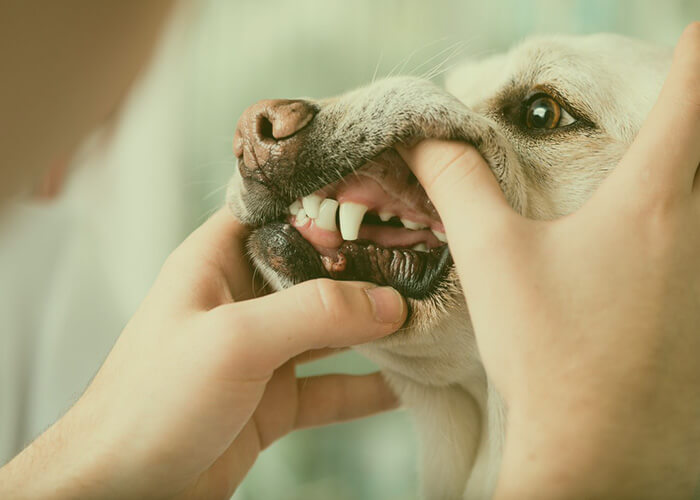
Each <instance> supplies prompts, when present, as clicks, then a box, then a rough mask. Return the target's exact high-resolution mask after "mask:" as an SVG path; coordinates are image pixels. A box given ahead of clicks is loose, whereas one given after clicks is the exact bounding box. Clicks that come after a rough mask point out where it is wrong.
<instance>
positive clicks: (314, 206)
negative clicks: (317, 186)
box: [301, 194, 323, 219]
mask: <svg viewBox="0 0 700 500" xmlns="http://www.w3.org/2000/svg"><path fill="white" fill-rule="evenodd" d="M322 200H323V198H321V197H320V196H319V195H317V194H310V195H309V196H304V197H303V198H302V199H301V203H302V205H304V210H305V211H306V215H308V216H309V217H311V218H312V219H315V218H316V217H318V210H319V208H320V207H321V201H322Z"/></svg>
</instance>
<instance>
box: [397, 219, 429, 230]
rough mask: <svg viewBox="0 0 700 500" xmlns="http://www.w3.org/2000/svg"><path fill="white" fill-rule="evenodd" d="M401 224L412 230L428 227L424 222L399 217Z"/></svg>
mask: <svg viewBox="0 0 700 500" xmlns="http://www.w3.org/2000/svg"><path fill="white" fill-rule="evenodd" d="M401 224H403V225H404V226H405V227H406V228H407V229H412V230H414V231H415V230H417V229H425V228H426V227H428V226H426V225H425V224H421V223H420V222H416V221H413V220H408V219H401Z"/></svg>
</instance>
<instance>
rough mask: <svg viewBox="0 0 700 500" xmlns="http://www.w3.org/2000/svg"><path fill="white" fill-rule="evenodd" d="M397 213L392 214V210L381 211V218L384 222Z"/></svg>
mask: <svg viewBox="0 0 700 500" xmlns="http://www.w3.org/2000/svg"><path fill="white" fill-rule="evenodd" d="M395 215H396V214H392V213H391V212H379V218H380V219H381V220H382V222H386V221H388V220H389V219H391V218H392V217H394V216H395Z"/></svg>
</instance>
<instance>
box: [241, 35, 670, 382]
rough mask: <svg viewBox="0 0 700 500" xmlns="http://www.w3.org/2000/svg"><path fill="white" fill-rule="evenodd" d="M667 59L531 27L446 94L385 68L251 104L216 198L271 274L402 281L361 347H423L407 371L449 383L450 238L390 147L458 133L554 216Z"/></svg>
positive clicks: (409, 351) (456, 337)
mask: <svg viewBox="0 0 700 500" xmlns="http://www.w3.org/2000/svg"><path fill="white" fill-rule="evenodd" d="M669 62H670V51H668V50H661V49H658V48H655V47H652V46H650V45H647V44H644V43H641V42H638V41H634V40H630V39H626V38H623V37H619V36H614V35H593V36H587V37H545V38H537V39H531V40H528V41H526V42H525V43H522V44H521V45H519V46H517V47H515V48H514V49H512V50H511V51H510V52H508V53H506V54H503V55H497V56H493V57H490V58H488V59H484V60H480V61H476V62H470V63H466V64H465V65H463V66H461V67H460V68H458V69H457V70H456V71H455V72H453V73H452V75H451V76H450V77H449V78H448V82H447V91H445V90H442V89H440V88H438V87H437V86H435V85H433V84H432V83H430V82H428V81H425V80H421V79H418V78H391V79H387V80H382V81H379V82H377V83H373V84H371V85H369V86H367V87H365V88H361V89H359V90H355V91H353V92H349V93H347V94H345V95H342V96H340V97H336V98H331V99H324V100H318V101H311V100H293V101H282V100H272V101H262V102H260V103H257V104H255V105H254V106H252V107H251V108H249V109H248V110H247V111H246V112H245V113H244V115H243V116H242V117H241V119H240V121H239V124H238V127H237V130H236V135H235V138H234V152H235V154H236V156H237V158H238V170H237V172H236V173H235V175H234V177H233V179H232V181H231V184H230V186H229V192H228V205H229V207H230V208H231V210H232V211H233V212H234V213H235V214H236V215H237V216H238V217H239V218H241V219H242V220H243V221H244V222H246V223H248V224H250V225H252V226H253V227H254V228H255V230H254V231H253V232H252V235H251V237H250V242H249V249H250V253H251V255H252V258H253V259H254V261H255V264H256V265H257V266H258V267H259V268H260V269H261V271H262V272H263V274H264V275H265V277H266V278H267V279H268V280H269V281H271V282H272V283H273V284H274V285H275V286H277V287H279V288H282V287H287V286H291V285H293V284H295V283H298V282H300V281H304V280H308V279H313V278H320V277H330V278H334V279H352V280H363V281H372V282H375V283H378V284H382V285H391V286H393V287H395V288H396V289H398V290H399V291H400V292H402V293H403V294H404V295H405V296H406V297H408V298H409V302H410V306H411V317H410V319H409V322H408V323H407V325H406V327H405V328H404V329H403V331H402V332H399V333H398V334H395V335H393V336H390V337H388V338H387V339H384V340H381V341H378V342H377V343H376V345H375V346H374V348H375V349H374V352H375V353H383V354H380V355H379V356H378V357H380V358H381V356H385V358H384V361H385V364H389V365H392V366H394V367H395V363H393V362H392V361H391V360H390V359H388V358H387V357H396V356H399V357H411V358H416V357H421V358H422V359H425V360H430V359H433V360H435V361H436V363H435V364H434V365H433V366H432V367H431V366H430V365H431V364H430V363H428V364H425V363H423V364H421V367H423V368H422V369H424V370H425V371H427V372H430V373H414V374H413V376H416V377H417V378H420V379H421V380H423V381H425V380H426V378H427V379H432V380H433V381H434V382H435V383H449V382H454V380H452V378H453V377H455V376H456V375H455V373H456V372H459V370H455V369H454V368H455V366H454V365H455V363H457V364H460V365H461V366H463V360H464V359H465V358H470V359H474V358H475V348H474V343H473V338H472V336H471V334H470V333H469V332H467V334H465V327H464V325H465V323H466V320H467V313H466V307H465V304H464V303H463V302H462V300H463V299H462V295H461V293H460V285H459V283H458V280H457V276H456V273H455V271H454V269H453V266H452V261H451V259H450V256H449V252H448V251H447V246H446V241H447V240H448V239H449V234H448V235H447V236H445V234H444V227H443V226H442V224H441V221H440V217H439V214H438V213H437V212H436V211H435V209H434V208H433V206H432V204H431V202H430V200H429V199H428V198H427V196H426V195H425V192H424V191H423V189H422V188H421V186H420V185H419V184H418V183H417V181H416V179H415V177H414V176H413V175H412V174H411V172H410V171H409V170H408V168H407V167H406V165H405V164H404V163H403V161H402V160H401V157H400V156H399V155H398V154H397V153H396V151H395V149H394V147H395V146H396V145H397V144H406V145H411V144H414V143H415V142H417V141H418V140H420V139H422V138H442V139H454V140H461V141H466V142H469V143H472V144H474V145H475V146H476V147H477V148H478V149H479V150H480V152H481V154H482V155H483V156H484V158H485V159H486V160H487V161H488V163H489V164H490V166H491V168H492V170H493V172H494V174H495V175H496V177H497V179H498V181H499V183H500V185H501V187H502V189H503V191H504V193H505V194H506V197H507V198H508V200H509V202H510V203H511V205H512V206H513V208H514V209H515V210H517V211H519V212H521V213H522V214H524V215H526V216H528V217H533V218H538V219H548V218H555V217H558V216H561V215H564V214H566V213H569V212H571V211H573V210H575V209H576V208H577V207H579V206H580V205H581V204H582V203H583V202H584V201H585V200H586V199H587V198H588V197H589V196H590V194H591V193H592V191H593V190H594V189H595V188H596V186H597V185H598V184H599V183H600V182H601V181H602V179H603V178H604V177H605V175H606V174H607V173H608V172H609V171H610V170H611V169H612V168H614V167H615V165H616V164H617V162H618V161H619V159H620V158H621V156H622V155H623V153H624V152H625V150H626V149H627V147H628V145H629V144H630V142H631V141H632V139H633V138H634V136H635V134H636V131H637V130H638V128H639V126H640V124H641V122H642V120H643V118H644V117H645V116H646V114H647V112H648V110H649V109H650V107H651V105H652V103H653V101H654V100H655V98H656V96H657V94H658V90H659V88H660V85H661V83H662V81H663V77H664V75H665V74H666V70H667V68H668V64H669ZM468 230H469V228H464V231H468ZM494 279H498V278H497V277H494ZM464 286H469V284H468V283H465V284H464ZM458 325H459V326H458ZM436 327H438V328H436ZM397 369H398V368H397ZM411 369H417V366H416V365H414V366H413V368H411ZM402 371H403V370H402ZM407 375H409V376H410V375H411V374H410V373H407Z"/></svg>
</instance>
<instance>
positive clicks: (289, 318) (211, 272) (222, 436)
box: [0, 210, 407, 498]
mask: <svg viewBox="0 0 700 500" xmlns="http://www.w3.org/2000/svg"><path fill="white" fill-rule="evenodd" d="M247 235H248V228H246V227H245V226H244V225H242V224H241V223H240V222H239V221H237V220H236V219H235V218H234V217H233V216H232V215H231V214H230V213H228V212H227V211H226V210H220V211H218V212H217V213H216V214H214V215H213V216H212V217H211V218H210V219H209V220H208V221H207V222H205V223H204V224H203V225H202V226H201V227H200V228H198V229H197V230H196V231H195V232H194V233H193V234H192V235H190V237H189V238H187V240H186V241H185V242H184V243H182V244H181V245H180V247H178V249H176V250H175V251H174V252H173V253H172V254H171V255H170V257H169V258H168V260H167V261H166V263H165V265H164V266H163V269H162V271H161V273H160V275H159V277H158V279H157V280H156V283H155V284H154V286H153V288H152V289H151V291H150V292H149V294H148V296H147V297H146V299H145V300H144V301H143V304H142V305H141V307H140V308H139V311H138V312H137V313H136V314H135V315H134V317H133V318H132V319H131V321H130V322H129V324H128V325H127V327H126V328H125V329H124V331H123V332H122V334H121V335H120V337H119V339H118V341H117V343H116V344H115V346H114V348H113V349H112V351H111V352H110V354H109V356H108V357H107V359H106V361H105V363H104V364H103V366H102V367H101V368H100V370H99V372H98V373H97V375H96V376H95V378H94V380H93V381H92V383H91V385H90V387H89V388H88V389H87V390H86V392H85V394H84V395H83V396H82V397H81V398H80V400H79V401H78V402H77V403H76V404H75V405H74V406H73V407H72V408H71V409H70V410H69V411H68V412H67V413H66V415H64V416H63V417H62V418H61V419H60V420H59V421H58V422H57V423H56V424H55V425H54V426H52V427H51V428H50V429H49V430H48V431H47V432H46V433H44V434H43V435H42V436H41V437H39V438H38V440H37V441H36V442H35V443H33V444H32V445H31V446H29V447H28V448H27V449H25V451H24V452H23V453H21V454H20V455H19V456H18V457H17V458H16V459H15V460H13V461H12V462H10V464H8V465H7V466H5V467H3V468H2V469H0V496H2V497H3V498H4V497H7V498H10V497H11V498H15V497H33V498H34V497H36V498H46V497H49V496H52V495H53V494H54V492H55V491H62V492H63V494H64V495H65V496H67V497H71V498H115V497H116V498H150V497H160V496H177V497H178V498H194V497H196V498H229V497H230V496H231V495H232V494H233V491H234V490H235V488H236V487H237V485H238V484H239V483H240V481H242V479H243V477H244V476H245V474H246V473H247V471H248V469H249V468H250V467H251V466H252V464H253V463H254V462H255V460H256V458H257V456H258V454H259V453H260V452H261V451H262V450H263V449H264V448H266V447H267V446H269V445H270V444H271V443H272V442H273V441H275V440H277V439H279V438H280V437H282V436H283V435H285V434H287V433H289V432H291V431H292V430H294V429H299V428H303V427H310V426H318V425H327V424H330V423H335V422H341V421H344V420H350V419H354V418H360V417H363V416H368V415H371V414H374V413H377V412H381V411H386V410H390V409H393V408H395V407H396V406H397V404H398V403H397V400H396V397H395V396H394V394H393V392H392V391H391V389H390V388H389V387H388V385H387V384H386V383H385V382H384V379H383V377H382V376H381V375H380V374H379V373H373V374H369V375H361V376H349V375H339V374H338V375H324V376H318V377H307V378H300V379H297V377H296V375H295V365H297V364H299V363H302V362H304V359H302V358H306V360H308V358H309V356H308V355H309V354H311V358H312V359H313V358H316V357H319V353H320V354H327V353H331V354H332V353H333V352H335V351H337V348H343V347H346V346H350V345H356V344H360V343H363V342H369V341H372V340H376V339H378V338H380V337H383V336H386V335H389V334H391V333H392V332H394V331H396V330H397V329H399V328H400V327H401V325H402V324H403V323H404V321H405V319H406V315H407V306H406V303H405V301H404V300H403V298H402V297H401V296H400V295H399V294H398V293H397V292H396V291H395V290H392V289H390V288H386V287H377V286H375V285H373V284H371V283H358V282H339V281H331V280H314V281H307V282H305V283H303V284H301V285H298V286H295V287H292V288H289V289H287V290H284V291H282V292H279V293H273V294H269V295H264V296H262V297H257V298H255V296H256V295H257V294H256V293H255V292H257V291H258V290H257V288H256V286H255V285H253V283H254V280H253V273H252V271H251V268H250V264H249V263H248V261H247V258H246V253H245V239H246V237H247ZM95 436H99V439H98V440H95ZM57 443H58V445H57ZM183 449H184V450H187V452H186V453H182V450H183ZM47 450H51V452H50V453H47ZM49 457H50V459H49ZM27 463H29V464H31V466H29V467H27V466H26V464H27ZM65 464H71V471H72V472H71V474H66V473H65ZM37 467H41V468H42V478H43V481H35V480H31V479H30V477H33V476H34V474H31V473H32V472H33V471H36V468H37ZM164 470H167V471H168V474H166V475H163V474H162V471H164ZM75 477H80V481H76V480H75ZM123 478H130V479H132V480H129V481H124V480H123ZM222 478H223V479H222Z"/></svg>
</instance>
